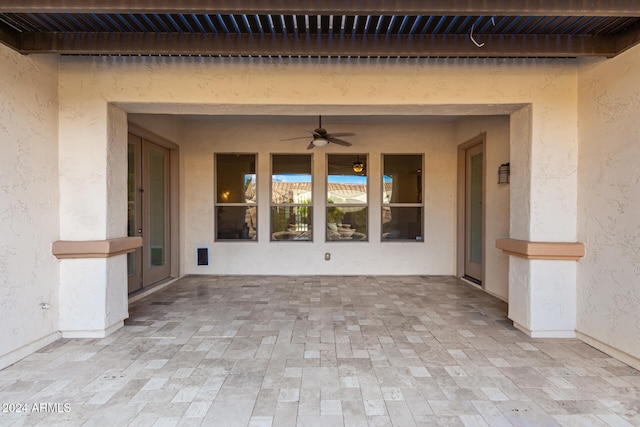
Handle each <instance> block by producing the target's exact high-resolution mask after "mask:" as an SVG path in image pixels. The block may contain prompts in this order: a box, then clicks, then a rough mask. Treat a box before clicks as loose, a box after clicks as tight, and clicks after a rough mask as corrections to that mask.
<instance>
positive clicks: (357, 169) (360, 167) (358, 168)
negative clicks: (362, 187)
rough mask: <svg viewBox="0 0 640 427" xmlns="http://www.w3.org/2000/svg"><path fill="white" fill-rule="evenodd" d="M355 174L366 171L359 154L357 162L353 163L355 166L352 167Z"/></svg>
mask: <svg viewBox="0 0 640 427" xmlns="http://www.w3.org/2000/svg"><path fill="white" fill-rule="evenodd" d="M351 168H352V169H353V171H354V172H355V173H362V171H363V170H364V163H362V162H361V161H360V155H359V154H358V158H357V160H356V161H355V162H353V166H351Z"/></svg>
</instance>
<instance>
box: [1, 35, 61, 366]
mask: <svg viewBox="0 0 640 427" xmlns="http://www.w3.org/2000/svg"><path fill="white" fill-rule="evenodd" d="M0 64H1V65H0V70H1V72H0V146H1V147H2V151H1V153H0V236H1V238H0V331H1V333H0V336H2V339H0V367H3V366H6V365H7V364H10V363H12V362H14V361H16V360H18V359H20V358H21V357H24V356H25V355H27V354H29V353H30V352H32V351H34V350H35V349H37V348H38V347H40V346H42V345H44V344H46V343H48V342H50V341H51V340H55V339H56V338H57V337H58V335H57V332H58V277H59V276H58V262H57V260H56V259H55V258H54V257H53V256H52V255H51V242H52V241H53V240H56V239H57V237H58V230H59V225H58V224H59V203H58V195H59V192H58V161H57V150H58V145H57V133H58V62H57V59H56V57H52V56H30V57H26V56H22V55H20V54H18V53H15V52H13V51H11V50H9V49H8V48H6V47H5V46H4V45H2V44H0ZM41 303H47V304H49V305H50V307H51V308H49V309H45V310H43V309H42V308H41V307H40V304H41Z"/></svg>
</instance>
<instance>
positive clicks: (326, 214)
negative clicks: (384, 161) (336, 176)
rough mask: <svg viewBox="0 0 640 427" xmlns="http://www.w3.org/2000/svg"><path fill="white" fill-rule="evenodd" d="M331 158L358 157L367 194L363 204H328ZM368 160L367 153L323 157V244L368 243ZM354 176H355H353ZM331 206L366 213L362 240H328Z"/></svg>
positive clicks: (369, 214)
mask: <svg viewBox="0 0 640 427" xmlns="http://www.w3.org/2000/svg"><path fill="white" fill-rule="evenodd" d="M331 156H353V157H354V158H357V156H359V157H360V161H361V162H362V163H363V164H364V166H365V171H366V173H365V175H364V176H365V177H366V184H365V187H366V194H367V199H366V202H364V203H360V204H356V203H331V204H330V203H329V166H330V161H329V157H331ZM369 158H370V154H369V153H360V152H357V153H327V154H326V156H325V177H324V178H325V179H324V183H325V189H324V190H325V191H324V197H325V199H324V201H325V209H324V229H325V233H324V238H325V242H326V243H336V242H342V243H344V242H365V243H366V242H369V241H370V238H369V236H370V234H371V227H370V225H371V224H370V217H371V209H370V206H371V191H370V190H371V178H370V175H369V170H368V168H367V166H368V164H369ZM354 176H355V175H354ZM332 206H336V207H345V208H360V207H362V208H364V209H365V212H366V220H365V227H366V231H367V232H366V234H365V237H364V238H363V239H330V238H329V208H330V207H332Z"/></svg>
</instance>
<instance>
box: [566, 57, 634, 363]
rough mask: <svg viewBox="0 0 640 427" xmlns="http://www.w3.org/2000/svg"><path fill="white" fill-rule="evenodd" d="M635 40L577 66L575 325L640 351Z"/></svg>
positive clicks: (630, 351)
mask: <svg viewBox="0 0 640 427" xmlns="http://www.w3.org/2000/svg"><path fill="white" fill-rule="evenodd" d="M638 75H640V47H636V48H634V49H631V50H629V51H627V52H626V53H624V54H622V55H620V56H619V57H616V58H614V59H612V60H610V61H592V62H586V63H585V64H584V65H583V66H582V67H580V69H579V104H578V107H579V108H578V111H579V120H580V171H579V199H578V203H579V211H578V214H579V222H578V230H579V231H578V235H579V239H580V240H581V241H584V242H585V244H586V255H585V257H584V258H583V259H582V260H581V261H580V262H579V264H578V326H577V329H578V331H579V332H581V333H583V334H585V335H587V336H589V337H591V338H593V339H595V340H598V341H600V342H602V343H604V344H606V345H609V346H612V347H614V348H617V349H619V350H621V351H622V352H626V353H628V354H632V355H635V356H636V357H640V332H639V331H640V310H639V307H640V203H638V201H639V199H638V198H639V195H640V80H639V79H638Z"/></svg>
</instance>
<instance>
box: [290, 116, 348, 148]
mask: <svg viewBox="0 0 640 427" xmlns="http://www.w3.org/2000/svg"><path fill="white" fill-rule="evenodd" d="M308 132H309V133H310V134H311V135H312V136H313V139H312V140H311V142H309V145H308V146H307V150H310V149H312V148H314V147H324V146H325V145H327V144H329V143H333V144H338V145H342V146H345V147H350V146H351V143H350V142H348V141H344V140H342V139H340V138H338V137H343V136H353V135H355V134H354V133H350V132H338V133H328V132H327V130H326V129H325V128H323V127H322V116H318V127H317V128H316V129H315V130H312V131H311V130H310V131H308ZM293 139H309V137H308V136H299V137H297V138H287V139H282V140H281V141H291V140H293Z"/></svg>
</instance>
